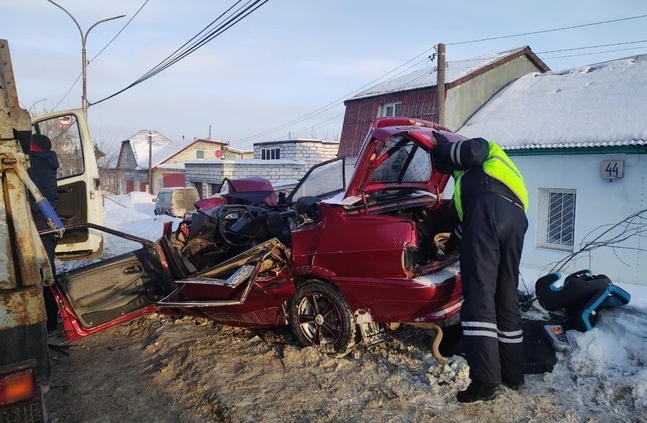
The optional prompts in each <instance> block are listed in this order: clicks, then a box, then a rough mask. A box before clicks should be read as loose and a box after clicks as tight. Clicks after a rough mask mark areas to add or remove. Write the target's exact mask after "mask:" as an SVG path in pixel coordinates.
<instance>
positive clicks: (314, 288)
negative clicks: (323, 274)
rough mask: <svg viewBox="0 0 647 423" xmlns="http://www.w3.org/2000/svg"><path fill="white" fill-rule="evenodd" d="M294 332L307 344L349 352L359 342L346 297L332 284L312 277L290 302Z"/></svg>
mask: <svg viewBox="0 0 647 423" xmlns="http://www.w3.org/2000/svg"><path fill="white" fill-rule="evenodd" d="M290 325H291V326H292V331H293V332H294V334H295V336H296V337H297V339H298V340H299V343H300V344H301V345H303V346H304V347H307V346H317V347H320V348H322V349H323V350H325V351H326V352H336V353H346V352H348V351H349V350H350V349H351V348H352V347H353V346H354V345H355V338H356V334H357V325H356V324H355V319H354V317H353V313H352V311H351V309H350V306H349V305H348V302H347V301H346V298H344V296H343V295H342V294H341V293H340V292H339V290H338V289H337V288H335V287H334V286H332V285H331V284H329V283H327V282H324V281H319V280H308V281H306V282H304V283H302V284H301V285H299V287H298V289H297V294H296V295H295V296H294V298H293V299H292V302H291V305H290Z"/></svg>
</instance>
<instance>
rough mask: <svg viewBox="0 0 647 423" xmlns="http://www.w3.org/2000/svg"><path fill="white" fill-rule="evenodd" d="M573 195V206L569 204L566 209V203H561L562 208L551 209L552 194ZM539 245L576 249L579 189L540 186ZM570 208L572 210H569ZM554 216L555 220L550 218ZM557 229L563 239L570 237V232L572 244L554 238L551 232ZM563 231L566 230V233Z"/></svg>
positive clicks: (569, 249) (541, 246) (538, 213)
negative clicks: (551, 220)
mask: <svg viewBox="0 0 647 423" xmlns="http://www.w3.org/2000/svg"><path fill="white" fill-rule="evenodd" d="M564 194H566V195H572V196H573V205H572V208H571V207H570V206H569V205H568V204H567V209H564V208H563V207H564V204H563V202H562V204H560V208H561V210H558V211H555V210H553V211H552V212H551V210H550V206H551V204H550V197H551V196H552V195H564ZM537 198H538V201H537V207H538V210H537V247H539V248H548V249H551V250H559V251H574V248H575V223H576V221H575V219H576V216H577V213H576V212H577V190H575V189H565V188H539V192H538V195H537ZM569 209H570V210H569ZM551 218H554V219H555V221H554V222H552V223H551V222H550V221H549V220H550V219H551ZM555 229H556V230H557V233H558V234H559V235H561V236H559V235H558V238H561V239H562V240H563V239H564V238H568V236H567V235H568V233H570V241H571V242H570V244H569V243H568V242H563V241H562V242H560V240H557V241H555V240H553V239H551V236H550V234H549V232H550V231H551V230H553V231H554V230H555ZM562 232H566V235H565V234H564V233H562Z"/></svg>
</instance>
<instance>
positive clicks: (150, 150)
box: [148, 131, 153, 195]
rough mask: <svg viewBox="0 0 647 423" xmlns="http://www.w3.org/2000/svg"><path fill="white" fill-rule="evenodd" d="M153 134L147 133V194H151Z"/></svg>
mask: <svg viewBox="0 0 647 423" xmlns="http://www.w3.org/2000/svg"><path fill="white" fill-rule="evenodd" d="M152 167H153V133H152V132H150V131H149V132H148V193H149V194H151V195H152V194H153V169H152Z"/></svg>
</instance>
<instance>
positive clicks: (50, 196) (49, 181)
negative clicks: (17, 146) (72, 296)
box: [28, 134, 58, 332]
mask: <svg viewBox="0 0 647 423" xmlns="http://www.w3.org/2000/svg"><path fill="white" fill-rule="evenodd" d="M57 169H58V156H57V155H56V153H55V152H54V151H52V142H51V141H50V139H49V138H48V137H46V136H45V135H41V134H33V135H32V136H31V167H30V168H29V171H28V172H29V177H30V178H31V180H32V181H33V182H34V184H36V187H38V189H39V190H40V192H41V194H43V196H44V197H45V198H47V201H49V204H50V205H51V206H52V208H53V209H54V210H56V204H57V203H58V186H57V177H56V171H57ZM29 200H30V203H31V211H32V216H33V217H34V223H35V224H36V229H38V230H39V231H42V230H45V229H50V227H49V225H48V224H47V219H46V218H45V216H44V215H43V213H42V212H41V211H40V209H39V208H38V206H37V205H36V202H35V201H34V198H33V197H32V196H31V195H30V196H29ZM41 241H42V242H43V246H44V247H45V251H46V252H47V257H48V258H49V262H50V264H51V266H52V274H54V275H55V274H56V268H55V266H54V252H55V250H56V243H57V241H58V237H57V236H56V235H55V234H47V235H42V236H41ZM43 295H44V297H45V309H46V310H47V331H48V332H54V331H56V329H57V328H58V306H57V305H56V300H55V298H54V294H53V292H52V290H51V289H50V288H49V287H45V288H44V290H43Z"/></svg>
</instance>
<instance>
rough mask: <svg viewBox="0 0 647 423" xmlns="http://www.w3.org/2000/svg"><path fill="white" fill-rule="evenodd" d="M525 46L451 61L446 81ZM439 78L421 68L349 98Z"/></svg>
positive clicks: (410, 87) (414, 86) (429, 83)
mask: <svg viewBox="0 0 647 423" xmlns="http://www.w3.org/2000/svg"><path fill="white" fill-rule="evenodd" d="M525 48H526V47H521V48H517V49H514V50H508V51H504V52H501V53H490V54H486V55H483V56H479V57H475V58H473V59H468V60H459V61H449V62H447V68H446V70H445V82H447V83H451V82H453V81H456V80H458V79H460V78H462V77H464V76H466V75H469V74H470V73H472V72H474V71H476V70H478V69H480V68H482V67H484V66H487V65H489V64H491V63H493V62H496V61H497V60H499V59H502V58H504V57H506V56H510V55H513V54H515V53H517V52H519V51H521V50H524V49H525ZM437 79H438V76H437V72H436V71H435V70H431V69H420V70H417V71H414V72H411V73H408V74H406V75H402V76H399V77H397V78H393V79H390V80H388V81H384V82H382V83H380V84H377V85H374V86H373V87H371V88H368V89H367V90H364V91H362V92H361V93H359V94H356V95H355V96H353V97H351V98H350V99H349V100H358V99H360V98H366V97H375V96H378V95H383V94H388V93H394V92H399V91H409V90H415V89H418V88H427V87H435V86H436V80H437Z"/></svg>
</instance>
